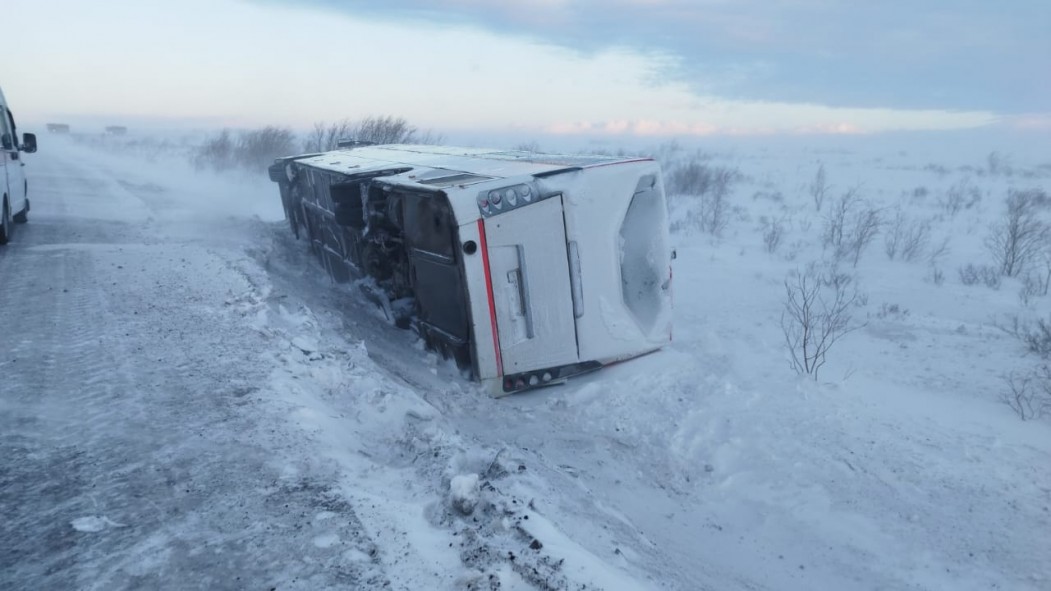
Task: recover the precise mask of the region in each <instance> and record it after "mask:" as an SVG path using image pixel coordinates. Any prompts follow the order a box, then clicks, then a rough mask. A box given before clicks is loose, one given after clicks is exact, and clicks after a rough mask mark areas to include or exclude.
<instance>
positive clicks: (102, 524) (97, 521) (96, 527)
mask: <svg viewBox="0 0 1051 591" xmlns="http://www.w3.org/2000/svg"><path fill="white" fill-rule="evenodd" d="M69 524H70V525H72V526H73V529H75V530H77V531H80V532H85V533H92V534H93V533H98V532H100V531H102V530H104V529H106V528H107V527H127V526H125V525H124V524H123V523H117V522H116V521H113V520H112V519H110V518H109V517H99V516H98V515H92V516H90V517H78V518H76V519H74V520H73V521H70V522H69Z"/></svg>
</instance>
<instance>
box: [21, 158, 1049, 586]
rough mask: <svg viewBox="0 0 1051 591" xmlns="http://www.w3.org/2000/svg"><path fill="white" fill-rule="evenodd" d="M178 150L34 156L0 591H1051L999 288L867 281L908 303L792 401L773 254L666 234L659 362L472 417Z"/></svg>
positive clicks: (391, 333)
mask: <svg viewBox="0 0 1051 591" xmlns="http://www.w3.org/2000/svg"><path fill="white" fill-rule="evenodd" d="M181 162H182V160H180V159H179V158H177V157H176V156H174V155H171V154H166V155H164V157H163V158H161V159H160V160H157V161H150V160H149V159H147V158H143V157H141V155H127V154H123V155H120V154H114V153H111V152H108V151H106V150H99V149H88V148H86V147H85V146H83V145H75V144H69V145H66V144H61V143H57V142H52V145H50V146H49V145H45V144H42V147H41V151H40V153H38V154H36V155H34V157H33V158H32V159H31V160H30V161H29V165H30V167H29V175H30V193H31V198H32V203H33V210H32V212H31V214H30V223H29V224H28V225H25V226H19V227H18V228H17V230H18V232H17V233H16V235H15V237H14V240H13V242H12V243H11V244H10V245H8V246H6V247H4V248H3V249H0V588H5V589H6V588H13V589H107V590H108V589H130V588H143V589H271V588H276V589H281V590H285V589H399V590H401V589H404V590H424V589H426V590H430V589H435V590H444V589H486V590H489V589H497V588H499V589H503V590H507V589H511V590H535V589H539V590H549V589H553V590H563V589H566V590H569V589H573V590H576V589H606V590H608V591H613V590H636V589H672V590H697V589H716V590H720V591H722V590H733V589H971V588H974V589H989V588H999V589H1041V588H1045V589H1046V588H1047V585H1049V584H1051V565H1048V563H1047V561H1046V557H1047V556H1049V555H1051V536H1049V535H1048V534H1047V532H1048V531H1051V513H1049V508H1048V507H1049V506H1051V473H1049V472H1048V470H1047V466H1049V465H1051V432H1049V429H1048V428H1047V426H1048V425H1047V422H1046V421H1044V422H1041V421H1035V422H1027V423H1022V422H1020V421H1018V420H1017V418H1016V417H1014V416H1013V415H1012V414H1011V412H1010V411H1009V410H1008V409H1007V408H1006V407H1004V406H1003V405H1000V404H998V403H997V402H996V400H995V396H993V395H990V391H991V390H992V389H993V388H995V387H996V385H997V383H998V382H997V373H996V372H998V371H1002V370H1003V369H1004V368H1010V367H1012V366H1013V365H1012V364H1018V363H1020V361H1019V360H1020V359H1021V357H1022V356H1021V354H1020V352H1019V351H1018V350H1017V344H1016V343H1014V342H1013V341H1012V340H1010V339H1009V338H1008V337H1006V336H1005V335H1004V334H1002V332H1000V331H997V330H995V329H993V328H990V327H989V326H988V323H987V322H988V314H989V313H990V311H994V312H995V311H997V310H1007V309H1009V308H1010V306H1011V305H1013V296H1012V297H1011V298H1008V297H1001V296H1002V294H1000V293H999V292H996V295H995V296H994V295H990V294H993V292H989V293H988V294H985V293H982V294H980V295H975V294H976V293H977V292H975V291H974V288H970V287H965V286H960V285H952V284H946V285H945V286H943V287H936V286H933V285H929V284H925V283H924V282H923V281H922V279H918V277H920V274H917V273H914V271H913V270H912V269H910V268H908V267H904V266H898V267H891V266H889V265H887V264H882V265H881V264H875V265H873V266H870V267H867V268H863V271H864V272H866V273H871V274H872V275H873V277H879V278H882V279H881V280H880V281H873V282H870V283H869V285H868V286H869V287H870V288H871V290H872V294H873V298H874V299H873V301H872V303H871V304H869V306H870V307H871V308H872V309H874V310H875V309H878V308H879V305H880V304H883V303H886V302H890V303H895V304H901V305H902V307H904V306H906V305H907V306H908V308H910V309H912V314H911V315H909V313H908V311H906V312H905V313H904V314H898V315H889V316H888V315H886V314H884V315H883V316H879V317H877V316H875V315H870V316H869V325H868V326H867V327H866V329H864V330H861V331H858V332H857V333H855V334H853V335H851V336H850V337H849V338H848V339H846V340H844V342H843V344H842V345H839V346H840V347H841V349H842V350H841V354H840V355H839V356H838V357H837V358H836V359H835V361H834V362H832V363H830V366H829V369H828V372H829V375H833V374H835V375H836V377H834V378H832V379H833V380H837V381H833V382H825V383H814V382H812V381H810V380H808V379H799V378H797V377H796V376H795V375H794V374H792V373H791V372H790V371H789V370H788V368H787V365H786V363H785V356H784V351H783V349H782V335H781V334H780V329H779V328H778V324H777V323H778V315H779V314H780V309H781V308H780V302H779V298H780V296H781V295H782V294H783V289H784V288H783V285H782V283H781V282H782V280H783V277H784V270H785V269H786V267H787V266H790V264H789V263H788V262H786V261H784V260H779V259H776V258H775V257H770V256H767V253H765V252H762V251H761V250H760V248H759V245H760V241H759V240H758V239H757V237H756V235H755V233H754V232H750V231H744V232H741V233H740V234H735V235H734V236H733V237H731V238H728V239H726V240H725V241H723V242H721V243H718V244H716V243H713V242H710V241H708V240H706V239H702V238H700V237H693V236H688V235H685V234H684V235H680V236H679V238H678V239H679V241H680V244H679V245H678V246H679V258H678V260H677V268H676V271H675V277H676V279H675V281H676V303H677V307H678V308H677V318H676V342H675V343H674V344H673V346H672V347H670V348H669V349H667V350H665V351H662V352H660V353H658V354H655V355H651V356H648V357H646V358H643V359H640V360H636V361H634V362H631V363H626V364H623V365H620V366H617V367H613V368H609V369H607V370H604V371H602V372H598V373H596V374H594V375H590V376H585V377H583V378H581V379H577V380H574V381H572V382H571V383H570V384H568V385H566V386H562V387H557V388H551V389H546V390H540V391H535V392H529V393H525V394H522V395H517V396H513V397H510V398H505V399H501V400H493V399H490V398H488V397H487V396H486V395H485V394H484V393H483V392H481V391H480V390H479V389H478V388H477V387H476V386H475V385H474V384H472V383H470V382H469V381H466V380H464V379H463V377H462V376H460V375H459V374H458V373H457V372H456V370H455V368H454V367H452V366H450V365H449V364H448V363H445V362H442V361H440V360H438V359H437V358H436V357H435V356H434V355H433V354H431V353H428V352H427V351H424V350H423V348H422V347H421V346H420V344H419V342H418V341H416V340H415V339H414V338H412V336H411V335H410V334H409V333H407V332H405V331H400V330H397V329H396V328H394V327H393V326H392V325H391V324H390V323H389V322H388V321H387V320H386V319H385V318H383V316H382V314H381V312H380V311H379V309H378V308H376V307H375V306H373V305H371V304H370V303H369V302H367V301H365V298H364V297H362V296H361V295H360V293H359V292H358V291H357V290H356V289H355V288H354V286H352V285H351V286H348V285H333V284H331V283H330V282H329V281H328V280H327V278H326V276H325V275H324V273H323V271H322V270H321V269H320V268H319V267H318V266H317V265H315V264H314V262H313V261H312V259H311V258H310V257H309V255H308V253H307V252H306V248H305V246H304V245H303V244H302V243H298V242H296V241H295V240H294V239H293V238H292V236H291V234H290V232H289V231H288V229H287V225H286V224H284V223H283V222H282V221H281V217H282V214H281V211H280V203H279V199H278V197H277V192H276V188H275V187H273V186H272V185H270V184H269V183H268V182H266V181H265V179H259V178H248V177H241V176H238V175H233V174H230V175H214V174H210V173H204V172H196V171H192V170H191V169H189V168H188V167H186V166H184V165H183V164H181ZM749 172H750V173H751V174H753V175H754V176H755V177H756V178H760V179H761V180H762V181H763V182H776V183H784V184H785V185H786V186H787V185H789V184H790V182H791V181H787V180H786V179H785V178H784V177H779V176H777V174H778V173H777V171H776V170H775V169H770V170H764V171H749ZM764 175H765V176H764ZM757 182H759V181H757ZM901 182H902V184H903V186H904V185H905V183H912V182H914V181H913V180H912V178H911V177H910V178H909V179H907V180H905V181H901ZM925 182H926V181H925ZM888 193H889V194H892V195H896V194H897V189H895V190H894V191H888ZM755 203H756V202H755V200H754V199H753V206H755ZM758 206H763V204H762V203H759V204H758ZM673 213H674V212H673ZM961 223H963V222H961ZM800 236H802V234H801V235H800ZM800 240H801V241H802V238H800ZM753 241H754V244H753ZM801 243H802V242H801ZM800 248H802V247H800ZM960 252H962V253H963V255H964V256H969V255H968V252H969V251H967V249H966V247H964V248H961V249H960ZM872 260H875V255H873V257H872ZM943 302H952V304H953V305H952V306H946V305H943ZM884 309H885V308H884ZM858 314H861V315H864V314H866V312H865V311H862V310H859V311H858ZM839 376H844V377H843V378H842V379H840V378H839Z"/></svg>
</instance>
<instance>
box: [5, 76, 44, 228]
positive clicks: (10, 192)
mask: <svg viewBox="0 0 1051 591" xmlns="http://www.w3.org/2000/svg"><path fill="white" fill-rule="evenodd" d="M22 152H26V153H29V152H36V136H35V135H33V134H31V133H27V134H23V135H22V142H21V143H19V141H18V129H17V128H16V127H15V116H14V114H13V113H11V109H10V107H8V105H7V99H5V98H4V91H3V89H0V244H7V243H8V241H9V240H11V232H12V231H13V230H14V224H15V223H18V224H24V223H26V222H27V221H28V220H29V217H28V216H29V196H28V194H29V183H28V181H26V175H25V172H24V171H23V168H24V167H25V162H23V161H22V155H21V154H22Z"/></svg>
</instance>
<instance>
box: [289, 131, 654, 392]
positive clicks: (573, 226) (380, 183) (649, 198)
mask: <svg viewBox="0 0 1051 591" xmlns="http://www.w3.org/2000/svg"><path fill="white" fill-rule="evenodd" d="M269 173H270V178H271V180H273V181H275V182H277V183H278V185H279V187H280V192H281V200H282V203H283V205H284V208H285V214H286V217H287V219H288V221H289V223H290V226H291V229H292V231H293V233H295V235H296V236H297V237H300V238H304V239H305V240H307V241H308V242H309V244H310V248H311V250H312V251H313V252H314V254H315V255H316V256H317V257H318V258H319V259H320V260H321V262H322V264H323V266H324V267H325V269H326V270H327V271H328V272H329V273H330V274H331V275H332V277H333V278H334V279H336V280H337V281H349V280H352V279H365V278H368V279H369V281H368V283H369V285H371V286H372V292H373V293H374V295H376V296H377V297H378V299H379V300H380V303H381V305H382V306H383V308H384V309H385V311H386V312H387V313H388V314H389V315H390V316H391V317H392V318H393V319H394V320H395V322H396V324H397V325H398V326H400V327H402V328H412V329H413V330H415V331H416V332H417V333H418V334H419V335H420V336H421V337H422V338H423V339H424V341H425V342H426V343H427V345H428V346H429V347H431V348H432V349H434V350H436V351H438V352H440V353H441V354H442V355H444V356H445V357H447V358H453V359H455V360H456V362H457V364H458V365H459V366H460V367H461V368H464V369H468V370H470V373H471V375H472V376H473V378H474V379H476V380H478V381H480V382H481V383H482V384H484V385H485V386H486V387H487V389H488V390H489V391H490V392H491V393H492V394H493V395H495V396H502V395H505V394H510V393H512V392H518V391H521V390H526V389H530V388H534V387H539V386H545V385H550V384H553V383H559V382H562V381H565V380H566V379H567V378H569V377H571V376H573V375H577V374H580V373H583V372H587V371H591V370H595V369H598V368H600V367H602V366H604V365H607V364H610V363H615V362H618V361H623V360H626V359H630V358H633V357H637V356H640V355H643V354H646V353H649V352H652V351H655V350H657V349H659V348H661V347H662V346H663V345H664V344H666V343H667V342H668V341H669V340H670V339H671V250H670V247H669V240H668V221H667V208H666V204H665V196H664V185H663V181H662V178H661V171H660V167H659V165H658V164H657V163H656V162H655V161H653V160H652V159H648V158H640V159H612V158H608V157H597V156H565V155H551V154H539V153H532V152H521V151H505V150H485V149H476V148H453V147H447V146H420V145H372V146H362V145H361V144H360V143H356V142H355V143H348V144H346V147H345V148H343V149H339V150H335V151H331V152H325V153H320V154H305V155H301V156H292V157H287V158H280V159H278V160H277V161H276V162H275V163H274V164H273V165H272V166H271V167H270V170H269Z"/></svg>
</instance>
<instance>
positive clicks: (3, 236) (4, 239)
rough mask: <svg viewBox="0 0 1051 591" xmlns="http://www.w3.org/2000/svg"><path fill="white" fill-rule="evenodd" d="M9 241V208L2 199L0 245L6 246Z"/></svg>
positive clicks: (0, 207) (0, 208) (5, 198)
mask: <svg viewBox="0 0 1051 591" xmlns="http://www.w3.org/2000/svg"><path fill="white" fill-rule="evenodd" d="M9 240H11V207H10V206H9V205H8V204H7V197H4V204H3V206H0V244H7V243H8V241H9Z"/></svg>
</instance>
